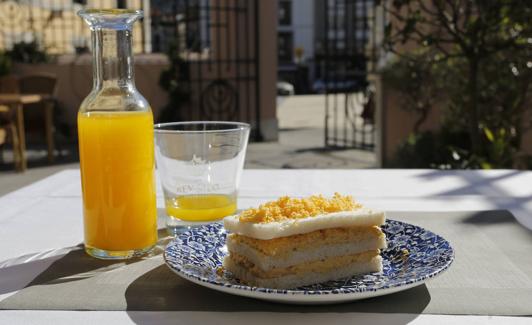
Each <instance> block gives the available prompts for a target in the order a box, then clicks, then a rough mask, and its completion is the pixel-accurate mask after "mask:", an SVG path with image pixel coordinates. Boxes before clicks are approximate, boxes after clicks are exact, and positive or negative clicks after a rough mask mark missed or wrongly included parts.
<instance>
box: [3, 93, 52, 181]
mask: <svg viewBox="0 0 532 325" xmlns="http://www.w3.org/2000/svg"><path fill="white" fill-rule="evenodd" d="M50 100H51V96H49V95H42V94H0V105H6V106H9V107H10V108H11V109H12V110H13V111H14V112H15V119H16V126H17V133H18V148H14V150H18V152H19V154H20V161H18V162H17V164H16V165H17V166H16V168H17V170H18V171H25V170H26V168H27V162H26V135H25V131H24V110H23V107H24V105H25V104H34V103H39V102H43V101H44V102H47V103H48V102H50ZM44 119H45V132H46V143H47V146H48V161H49V162H52V161H53V159H54V155H53V154H54V141H53V105H52V104H51V102H50V103H49V104H47V105H45V111H44Z"/></svg>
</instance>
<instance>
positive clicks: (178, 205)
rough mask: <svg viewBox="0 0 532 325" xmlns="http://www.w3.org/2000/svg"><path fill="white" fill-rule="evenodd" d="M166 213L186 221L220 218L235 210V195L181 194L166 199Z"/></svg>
mask: <svg viewBox="0 0 532 325" xmlns="http://www.w3.org/2000/svg"><path fill="white" fill-rule="evenodd" d="M165 205H166V213H167V214H168V215H169V216H171V217H173V218H177V219H181V220H186V221H211V220H217V219H221V218H223V217H226V216H228V215H231V214H233V213H234V212H235V211H236V197H235V196H234V195H224V194H205V195H183V196H178V197H175V198H172V199H167V200H166V204H165Z"/></svg>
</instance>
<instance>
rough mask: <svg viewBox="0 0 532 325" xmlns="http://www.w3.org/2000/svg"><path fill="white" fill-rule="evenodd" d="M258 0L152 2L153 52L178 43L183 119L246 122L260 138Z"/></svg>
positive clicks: (160, 0)
mask: <svg viewBox="0 0 532 325" xmlns="http://www.w3.org/2000/svg"><path fill="white" fill-rule="evenodd" d="M258 1H259V0H174V1H162V0H159V1H156V0H152V15H151V20H152V22H151V25H152V44H153V51H157V52H164V51H166V50H167V47H168V45H169V44H170V43H169V42H168V41H169V40H171V41H175V42H177V48H178V49H179V53H180V58H181V60H182V61H183V64H184V69H183V70H186V75H185V79H186V80H182V81H184V82H185V83H187V87H188V91H189V94H190V98H189V103H188V105H186V106H187V107H186V109H185V110H184V112H181V116H182V118H184V119H188V120H241V121H250V122H251V124H252V125H253V132H252V137H253V138H254V139H255V140H261V139H262V136H261V129H260V87H259V77H258V71H259V59H260V58H259V55H260V49H259V27H258V26H259V19H260V17H259V14H258ZM154 3H156V4H157V6H156V7H157V8H158V10H159V11H158V12H154V11H153V8H154ZM180 72H181V73H182V72H183V71H180Z"/></svg>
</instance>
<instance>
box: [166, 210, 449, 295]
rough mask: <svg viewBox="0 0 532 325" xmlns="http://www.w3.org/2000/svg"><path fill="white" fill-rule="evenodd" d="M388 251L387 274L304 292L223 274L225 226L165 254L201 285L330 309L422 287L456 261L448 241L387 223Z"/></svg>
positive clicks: (183, 239)
mask: <svg viewBox="0 0 532 325" xmlns="http://www.w3.org/2000/svg"><path fill="white" fill-rule="evenodd" d="M382 230H383V231H384V233H385V234H386V239H387V241H388V248H387V249H386V250H383V251H382V252H381V255H382V257H383V272H382V273H370V274H366V275H360V276H354V277H352V278H349V279H343V280H339V281H329V282H325V283H320V284H315V285H310V286H305V287H300V288H296V289H291V290H286V289H272V288H259V287H250V286H247V285H245V284H242V283H240V282H239V281H238V280H237V279H235V278H233V277H232V275H231V274H230V273H229V272H219V271H218V268H219V267H221V265H222V260H223V257H224V256H225V255H226V254H227V247H226V246H225V237H226V235H227V233H226V231H225V229H224V227H223V225H222V224H221V223H212V224H208V225H203V226H199V227H197V228H193V229H192V230H190V231H187V232H185V233H183V234H180V235H178V236H177V237H176V238H175V239H174V240H173V241H172V242H170V243H169V244H168V246H167V247H166V249H165V252H164V259H165V261H166V264H167V265H168V266H169V267H170V269H171V270H172V271H174V272H175V273H177V274H178V275H180V276H181V277H183V278H185V279H187V280H190V281H192V282H195V283H197V284H199V285H202V286H205V287H208V288H211V289H215V290H219V291H223V292H227V293H231V294H235V295H240V296H245V297H252V298H258V299H265V300H271V301H276V302H282V303H293V304H326V303H336V302H344V301H350V300H358V299H365V298H370V297H376V296H382V295H386V294H390V293H394V292H398V291H402V290H406V289H409V288H412V287H415V286H418V285H420V284H422V283H424V282H425V281H427V280H428V279H430V278H434V277H435V276H437V275H439V274H441V273H442V272H443V271H445V270H446V269H447V268H448V267H449V266H450V265H451V263H452V262H453V259H454V251H453V248H452V247H451V245H450V244H449V242H448V241H446V240H445V239H444V238H442V237H441V236H438V235H436V234H434V233H432V232H430V231H428V230H425V229H423V228H421V227H418V226H414V225H411V224H408V223H405V222H400V221H395V220H387V221H386V224H385V225H384V226H382Z"/></svg>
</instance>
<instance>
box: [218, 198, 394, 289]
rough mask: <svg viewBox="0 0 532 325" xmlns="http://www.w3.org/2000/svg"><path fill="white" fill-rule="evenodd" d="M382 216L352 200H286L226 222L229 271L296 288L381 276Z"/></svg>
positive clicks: (252, 281) (268, 284) (245, 279)
mask: <svg viewBox="0 0 532 325" xmlns="http://www.w3.org/2000/svg"><path fill="white" fill-rule="evenodd" d="M384 222H385V215H384V213H383V212H378V211H372V210H370V209H367V208H364V207H362V206H361V205H360V204H358V203H356V202H355V201H354V200H353V199H352V198H351V197H350V196H341V195H339V194H335V196H334V197H332V198H329V199H326V198H324V197H323V196H311V197H309V198H305V199H293V198H288V197H282V198H280V199H279V200H277V201H272V202H268V203H266V204H264V205H261V206H260V207H259V208H257V209H249V210H246V211H244V212H242V213H241V214H240V215H237V216H230V217H227V218H225V219H224V226H225V228H226V229H227V230H228V231H229V232H231V234H230V235H228V237H227V248H228V251H229V254H228V255H227V256H226V257H225V259H224V267H225V268H226V269H227V270H228V271H230V272H231V273H233V275H234V276H235V277H237V278H239V279H240V280H242V281H243V282H246V283H248V284H250V285H254V286H261V287H270V288H292V287H298V286H303V285H309V284H314V283H320V282H324V281H329V280H336V279H341V278H345V277H350V276H353V275H356V274H362V273H369V272H379V271H381V270H382V259H381V257H380V255H379V252H380V251H379V250H380V249H383V248H386V237H385V235H384V233H383V232H382V230H381V229H380V228H379V226H380V225H382V224H384Z"/></svg>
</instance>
